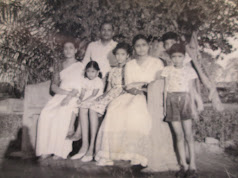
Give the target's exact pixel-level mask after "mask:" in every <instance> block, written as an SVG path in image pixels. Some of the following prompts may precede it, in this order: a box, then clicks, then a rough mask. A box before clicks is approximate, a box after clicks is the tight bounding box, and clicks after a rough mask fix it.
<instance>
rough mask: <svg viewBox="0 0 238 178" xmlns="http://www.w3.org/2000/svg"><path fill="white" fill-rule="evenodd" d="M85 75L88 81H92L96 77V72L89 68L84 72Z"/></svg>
mask: <svg viewBox="0 0 238 178" xmlns="http://www.w3.org/2000/svg"><path fill="white" fill-rule="evenodd" d="M86 75H87V77H88V79H89V80H93V79H95V78H96V77H97V76H98V71H97V70H95V69H94V68H93V67H90V68H88V69H87V70H86Z"/></svg>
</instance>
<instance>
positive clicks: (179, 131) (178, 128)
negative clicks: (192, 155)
mask: <svg viewBox="0 0 238 178" xmlns="http://www.w3.org/2000/svg"><path fill="white" fill-rule="evenodd" d="M171 124H172V127H173V129H174V132H175V135H176V144H177V148H178V154H179V158H180V164H181V165H182V166H183V168H184V170H185V171H186V170H188V164H187V162H186V153H185V146H184V131H183V127H182V124H181V122H180V121H173V122H171Z"/></svg>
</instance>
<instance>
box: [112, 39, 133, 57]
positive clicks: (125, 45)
mask: <svg viewBox="0 0 238 178" xmlns="http://www.w3.org/2000/svg"><path fill="white" fill-rule="evenodd" d="M118 49H124V50H125V51H126V52H127V54H129V56H131V54H132V48H131V46H130V45H129V44H128V43H125V42H122V43H118V44H117V46H116V47H115V48H114V49H113V51H112V53H113V54H114V55H116V52H117V50H118Z"/></svg>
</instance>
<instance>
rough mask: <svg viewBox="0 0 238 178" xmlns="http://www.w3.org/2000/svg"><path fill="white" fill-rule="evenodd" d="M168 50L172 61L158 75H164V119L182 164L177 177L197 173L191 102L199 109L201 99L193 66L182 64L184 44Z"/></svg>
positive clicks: (201, 105) (200, 107)
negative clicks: (186, 147)
mask: <svg viewBox="0 0 238 178" xmlns="http://www.w3.org/2000/svg"><path fill="white" fill-rule="evenodd" d="M169 54H170V57H171V60H172V62H173V65H172V66H167V67H165V68H164V70H163V72H162V74H161V76H163V77H164V78H165V89H164V100H165V101H164V103H165V106H166V107H165V111H166V120H165V121H167V122H170V123H171V125H172V128H173V130H174V132H175V135H176V144H177V148H178V154H179V158H180V164H181V167H182V168H181V170H180V171H179V172H178V173H177V177H181V178H182V177H191V178H192V177H197V175H196V164H195V153H194V141H193V132H192V118H194V115H193V112H192V106H191V105H192V101H196V103H197V109H198V111H201V110H202V109H203V104H202V99H201V97H200V96H199V94H198V93H197V91H196V89H195V87H194V84H195V79H197V78H198V76H197V74H196V72H195V70H194V69H193V68H191V67H188V66H186V65H185V64H184V60H185V47H184V46H183V45H182V44H174V45H173V46H172V47H171V48H170V50H169ZM188 74H189V75H188ZM193 97H194V98H193ZM184 140H185V141H186V142H187V144H188V151H189V164H187V162H186V154H185V147H184Z"/></svg>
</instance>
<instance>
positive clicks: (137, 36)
mask: <svg viewBox="0 0 238 178" xmlns="http://www.w3.org/2000/svg"><path fill="white" fill-rule="evenodd" d="M141 39H142V40H145V41H146V42H147V43H149V40H148V38H147V37H146V36H145V35H143V34H138V35H136V36H135V37H134V38H133V40H132V45H133V46H135V44H136V42H137V41H138V40H141Z"/></svg>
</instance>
